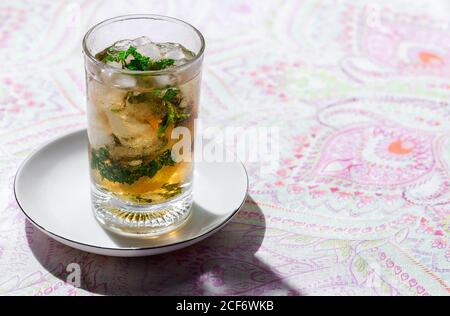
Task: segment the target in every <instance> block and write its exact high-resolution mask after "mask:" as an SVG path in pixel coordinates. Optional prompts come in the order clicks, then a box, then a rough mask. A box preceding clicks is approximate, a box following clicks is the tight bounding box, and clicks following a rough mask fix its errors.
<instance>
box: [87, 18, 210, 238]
mask: <svg viewBox="0 0 450 316" xmlns="http://www.w3.org/2000/svg"><path fill="white" fill-rule="evenodd" d="M142 36H146V37H148V38H150V39H151V40H152V41H153V42H155V43H177V44H181V45H182V46H183V47H184V48H186V49H188V50H189V51H190V52H192V53H193V57H192V58H191V59H189V60H187V61H185V62H184V63H180V64H177V63H175V65H173V66H171V67H168V68H166V69H162V70H145V71H140V70H130V69H122V68H118V67H113V66H111V65H109V64H107V63H104V62H102V61H100V59H99V54H101V52H102V51H104V50H105V49H106V48H108V47H110V46H111V45H113V44H114V43H116V42H118V41H122V40H125V39H136V38H140V37H142ZM204 48H205V41H204V38H203V36H202V34H201V33H200V32H199V31H198V30H197V29H196V28H194V27H193V26H192V25H190V24H188V23H186V22H183V21H181V20H178V19H175V18H170V17H166V16H157V15H127V16H119V17H115V18H112V19H108V20H106V21H103V22H101V23H99V24H97V25H95V26H93V27H92V28H91V29H90V30H89V31H88V32H87V33H86V35H85V36H84V39H83V53H84V60H85V70H86V86H87V126H88V138H89V148H88V150H89V165H90V175H91V200H92V208H93V211H94V215H95V217H96V219H97V220H98V222H99V223H100V224H101V225H102V226H103V227H104V228H106V229H108V230H110V231H113V232H116V233H119V234H122V235H129V236H157V235H160V234H163V233H167V232H169V231H173V230H175V229H177V228H178V227H180V225H182V224H183V223H185V222H186V221H187V220H188V218H189V215H190V213H191V210H192V201H193V200H192V185H193V157H192V153H193V146H194V120H195V118H196V117H197V113H198V104H199V96H200V82H201V70H202V61H203V52H204ZM175 53H176V52H175ZM168 94H169V95H170V97H171V99H170V100H169V99H168V97H167V95H168ZM174 109H176V110H177V111H180V113H182V114H181V115H182V120H181V121H180V122H176V123H175V122H174V120H173V111H174ZM175 149H176V150H175Z"/></svg>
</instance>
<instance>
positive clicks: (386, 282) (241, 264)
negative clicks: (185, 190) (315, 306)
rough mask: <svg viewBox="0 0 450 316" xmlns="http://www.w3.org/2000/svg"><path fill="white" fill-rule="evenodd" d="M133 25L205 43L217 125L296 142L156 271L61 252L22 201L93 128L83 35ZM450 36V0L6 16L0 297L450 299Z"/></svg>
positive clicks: (78, 8)
mask: <svg viewBox="0 0 450 316" xmlns="http://www.w3.org/2000/svg"><path fill="white" fill-rule="evenodd" d="M128 13H157V14H164V15H171V16H175V17H179V18H182V19H184V20H187V21H189V22H191V23H192V24H194V25H196V26H198V28H199V29H200V30H201V31H202V32H203V33H204V35H205V37H206V40H207V46H208V47H207V52H206V59H205V66H204V75H203V86H202V101H201V116H202V118H203V120H204V121H205V122H206V123H208V124H213V125H214V124H216V125H217V124H218V125H221V126H228V125H233V126H244V127H245V126H255V125H259V126H276V127H278V128H279V133H280V134H279V136H280V138H279V148H280V165H279V168H278V170H275V171H274V172H272V173H268V174H264V175H263V174H261V173H260V170H259V169H258V167H256V166H253V164H251V163H248V165H247V168H248V171H249V176H250V191H249V196H248V199H247V202H246V203H245V205H244V207H243V208H242V210H241V211H240V212H239V214H238V215H237V217H235V219H234V220H233V221H232V222H231V223H230V224H229V225H227V226H226V227H225V228H224V229H223V230H222V231H220V232H219V233H217V234H216V235H214V236H213V237H211V238H209V239H207V240H205V241H203V242H200V243H199V244H197V245H194V246H191V247H188V248H185V249H183V250H180V251H177V252H174V253H170V254H165V255H160V256H155V257H146V258H112V257H104V256H98V255H93V254H89V253H84V252H81V251H78V250H75V249H71V248H69V247H66V246H64V245H62V244H60V243H58V242H56V241H53V240H52V239H49V238H48V237H46V236H45V235H43V234H42V233H40V232H39V231H37V229H36V228H34V227H33V226H32V225H31V224H30V223H29V222H28V221H26V220H25V218H24V216H23V215H22V213H21V211H20V210H19V208H18V206H17V204H16V202H15V200H14V195H13V188H12V185H13V178H14V174H15V171H16V170H17V167H18V165H19V164H20V162H21V161H22V160H23V159H24V158H25V157H26V156H27V155H28V154H29V153H30V151H31V150H32V149H33V148H35V147H36V146H38V145H39V144H41V143H43V142H45V141H46V140H49V139H51V138H53V137H55V136H57V135H58V134H62V133H66V132H68V131H71V130H75V129H79V128H81V127H83V126H85V118H84V115H85V87H84V71H83V61H82V56H81V47H80V43H81V38H82V35H83V34H84V32H85V31H86V30H87V29H88V28H89V27H90V26H91V25H93V24H94V23H96V22H98V21H100V20H103V19H105V18H108V17H112V16H115V15H121V14H128ZM449 22H450V3H449V2H448V1H444V0H442V1H392V0H389V1H376V2H375V1H372V2H364V1H337V0H323V1H313V0H304V1H303V0H298V1H295V0H292V1H282V0H280V1H268V0H267V1H262V0H258V1H256V0H255V1H203V0H202V1H199V0H198V1H195V0H191V1H174V0H172V1H150V0H142V1H137V0H130V1H120V0H117V1H109V0H106V1H100V0H85V1H81V0H80V1H53V0H39V1H34V0H33V1H31V0H21V1H13V0H3V1H1V2H0V57H1V58H0V60H1V65H0V152H1V154H0V294H2V295H95V294H106V295H117V294H124V295H128V294H143V295H165V294H172V295H220V294H222V295H224V294H226V295H449V294H450V238H449V237H450V181H449V180H450V137H449V131H450V42H449V41H448V38H449V37H450V24H449ZM73 262H74V263H78V264H79V265H80V266H81V271H82V278H81V287H80V288H76V287H74V286H72V285H71V284H69V283H67V282H66V277H67V272H66V267H67V265H68V264H69V263H73Z"/></svg>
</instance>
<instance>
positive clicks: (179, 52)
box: [163, 44, 188, 60]
mask: <svg viewBox="0 0 450 316" xmlns="http://www.w3.org/2000/svg"><path fill="white" fill-rule="evenodd" d="M164 50H165V53H164V55H163V56H164V58H170V59H174V60H180V59H185V58H188V56H187V55H186V54H185V50H184V49H183V47H181V45H179V44H173V45H171V46H166V47H165V49H164Z"/></svg>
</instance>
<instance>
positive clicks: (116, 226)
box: [91, 187, 193, 237]
mask: <svg viewBox="0 0 450 316" xmlns="http://www.w3.org/2000/svg"><path fill="white" fill-rule="evenodd" d="M91 199H92V208H93V211H94V215H95V218H96V219H97V221H98V222H99V223H100V224H101V225H102V226H103V227H104V228H105V229H107V230H109V231H112V232H114V233H116V234H120V235H125V236H131V237H152V236H158V235H161V234H165V233H168V232H171V231H173V230H175V229H177V228H179V227H180V226H181V225H183V224H184V223H185V222H186V221H187V219H188V218H189V215H190V214H191V211H192V201H193V199H192V190H189V191H188V192H184V193H183V194H181V195H179V196H177V197H175V198H173V199H171V200H168V201H166V202H164V203H160V204H156V205H149V204H136V203H131V202H125V201H123V200H120V199H117V198H116V197H114V196H113V195H112V194H108V193H106V192H104V191H102V190H99V189H98V188H96V187H92V189H91Z"/></svg>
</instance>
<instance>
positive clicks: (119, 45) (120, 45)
mask: <svg viewBox="0 0 450 316" xmlns="http://www.w3.org/2000/svg"><path fill="white" fill-rule="evenodd" d="M131 45H133V41H132V40H122V41H118V42H115V43H114V44H113V45H112V46H111V50H115V51H120V50H127V49H128V47H130V46H131Z"/></svg>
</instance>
